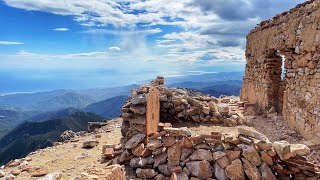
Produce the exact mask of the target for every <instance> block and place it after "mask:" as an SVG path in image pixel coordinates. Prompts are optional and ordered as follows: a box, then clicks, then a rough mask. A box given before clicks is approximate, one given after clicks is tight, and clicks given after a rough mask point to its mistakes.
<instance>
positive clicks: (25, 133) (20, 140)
mask: <svg viewBox="0 0 320 180" xmlns="http://www.w3.org/2000/svg"><path fill="white" fill-rule="evenodd" d="M103 119H104V118H102V117H101V116H99V115H96V114H93V113H84V112H76V113H75V114H73V115H71V116H69V117H67V118H62V119H52V120H48V121H44V122H25V123H23V124H21V125H19V126H18V127H16V128H15V129H13V130H12V131H11V132H9V133H8V134H6V135H5V136H4V137H3V138H2V139H1V140H0V147H1V149H0V164H4V163H6V162H8V161H9V160H11V159H15V158H19V157H23V156H25V155H27V154H28V153H30V152H32V151H35V150H36V149H38V148H44V147H47V146H51V145H52V144H53V142H55V141H57V140H58V139H59V137H60V135H61V134H62V133H63V132H64V131H65V130H72V131H85V130H87V124H88V122H95V121H98V122H99V121H103Z"/></svg>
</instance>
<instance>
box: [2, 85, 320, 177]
mask: <svg viewBox="0 0 320 180" xmlns="http://www.w3.org/2000/svg"><path fill="white" fill-rule="evenodd" d="M161 81H162V80H161V79H160V82H159V79H158V81H156V82H153V83H155V84H156V87H158V88H157V89H159V92H160V94H159V96H158V98H159V109H160V113H159V123H155V124H152V125H151V126H153V127H156V129H155V130H154V129H152V130H153V132H152V133H148V132H149V130H150V129H149V127H146V126H148V125H147V124H148V121H149V120H147V119H148V115H147V114H148V110H147V109H145V108H146V107H148V101H150V98H149V99H148V97H150V96H149V95H148V91H149V89H150V88H148V86H149V87H150V85H146V86H142V87H140V88H139V89H136V90H134V91H133V92H132V94H131V95H130V96H129V98H128V101H127V102H126V103H125V104H124V107H123V109H122V112H123V115H122V118H118V119H114V120H110V121H108V122H105V123H96V124H90V129H91V130H92V132H90V133H84V134H83V133H74V132H72V131H67V132H65V133H63V134H62V136H61V142H58V143H55V145H54V146H53V147H50V148H46V149H42V150H37V151H35V152H33V153H30V154H29V155H28V156H26V157H25V158H23V159H17V160H14V161H11V162H9V163H7V165H5V166H2V167H1V170H0V176H3V177H6V178H10V177H12V178H13V177H15V179H38V178H40V179H41V178H42V179H50V178H52V179H139V178H140V179H145V178H149V179H169V178H170V179H178V180H180V179H208V178H209V179H210V178H216V179H245V178H251V179H282V178H288V177H289V176H288V175H291V176H292V177H295V179H317V178H318V177H317V176H318V175H319V174H317V173H318V171H319V169H317V168H319V165H320V151H319V148H320V146H319V145H316V144H313V143H312V142H310V141H306V140H305V139H304V138H302V137H301V136H300V135H299V134H298V133H296V132H295V131H291V130H289V128H287V126H286V124H285V122H284V121H283V120H282V117H281V116H278V115H277V114H276V113H274V112H270V113H268V114H259V113H254V114H252V107H251V106H249V107H247V106H246V105H245V104H244V103H242V102H240V101H239V98H238V97H221V98H214V97H210V96H206V95H204V94H202V93H198V92H196V91H192V90H188V89H179V88H169V89H168V88H166V87H164V86H162V84H163V83H162V82H161ZM151 89H152V88H151ZM164 92H166V93H164ZM163 94H166V96H163ZM165 97H166V98H165ZM183 99H186V100H187V102H185V101H184V100H183ZM182 102H185V103H184V104H182ZM166 103H168V104H169V105H168V106H167V104H166ZM191 103H193V104H191ZM170 104H172V105H170ZM181 105H183V108H182V106H181ZM136 106H137V107H139V108H137V107H136ZM149 109H150V108H149ZM190 109H192V111H189V110H190ZM173 110H174V111H173ZM181 112H182V113H181ZM163 114H166V115H167V116H164V115H163ZM179 114H180V115H179ZM218 114H220V115H218ZM153 120H154V119H153ZM230 122H231V123H230ZM143 123H144V124H143ZM139 124H140V125H139ZM148 129H149V130H148ZM118 164H120V165H122V166H119V165H118ZM6 178H5V179H6Z"/></svg>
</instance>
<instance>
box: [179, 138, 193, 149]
mask: <svg viewBox="0 0 320 180" xmlns="http://www.w3.org/2000/svg"><path fill="white" fill-rule="evenodd" d="M180 146H181V147H183V148H189V149H190V148H192V147H193V144H192V141H191V140H190V139H189V138H188V137H182V139H181V140H180Z"/></svg>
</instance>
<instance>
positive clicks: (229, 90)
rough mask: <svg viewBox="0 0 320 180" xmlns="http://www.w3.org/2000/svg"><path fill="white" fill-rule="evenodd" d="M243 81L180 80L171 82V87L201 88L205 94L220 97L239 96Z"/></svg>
mask: <svg viewBox="0 0 320 180" xmlns="http://www.w3.org/2000/svg"><path fill="white" fill-rule="evenodd" d="M241 85H242V81H240V80H226V81H213V82H192V81H186V82H180V83H173V84H169V85H168V86H169V87H183V88H191V89H196V90H199V91H201V92H203V93H205V94H210V95H211V96H215V97H219V96H220V95H227V96H231V95H234V96H239V94H240V89H241Z"/></svg>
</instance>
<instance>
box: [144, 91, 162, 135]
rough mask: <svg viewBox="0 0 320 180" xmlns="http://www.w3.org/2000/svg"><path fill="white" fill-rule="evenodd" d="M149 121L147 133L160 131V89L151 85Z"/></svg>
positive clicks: (148, 105) (148, 109)
mask: <svg viewBox="0 0 320 180" xmlns="http://www.w3.org/2000/svg"><path fill="white" fill-rule="evenodd" d="M146 114H147V122H146V130H147V132H146V135H147V136H148V135H149V134H151V133H156V132H158V124H159V122H160V101H159V91H158V90H157V89H156V88H155V87H151V88H150V91H149V93H148V95H147V113H146Z"/></svg>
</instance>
